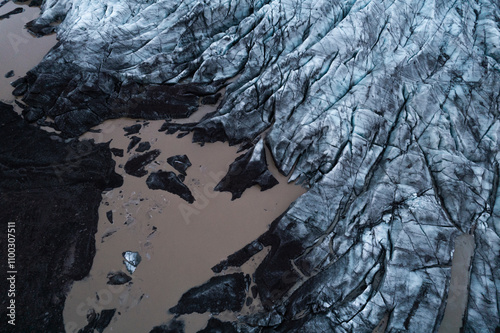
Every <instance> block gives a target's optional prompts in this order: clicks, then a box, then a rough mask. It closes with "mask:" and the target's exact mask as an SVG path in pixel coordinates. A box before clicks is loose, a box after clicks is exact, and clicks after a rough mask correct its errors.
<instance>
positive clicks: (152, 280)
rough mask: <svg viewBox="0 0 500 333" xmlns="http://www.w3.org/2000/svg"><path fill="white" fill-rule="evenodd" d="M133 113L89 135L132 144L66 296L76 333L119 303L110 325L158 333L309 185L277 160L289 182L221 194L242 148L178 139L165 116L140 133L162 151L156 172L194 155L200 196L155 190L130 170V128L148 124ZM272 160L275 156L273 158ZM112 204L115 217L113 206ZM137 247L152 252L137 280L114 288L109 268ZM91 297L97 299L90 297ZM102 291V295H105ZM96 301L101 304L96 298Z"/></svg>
mask: <svg viewBox="0 0 500 333" xmlns="http://www.w3.org/2000/svg"><path fill="white" fill-rule="evenodd" d="M144 123H145V122H144V121H139V122H137V121H136V120H132V119H118V120H111V121H107V122H105V123H103V124H102V125H100V126H97V127H96V128H95V129H97V130H101V133H87V134H85V135H84V136H83V137H82V138H88V139H90V138H92V139H94V140H95V141H96V142H108V141H110V140H111V143H110V145H111V147H112V148H119V149H124V150H125V154H124V157H116V158H115V159H116V161H117V167H116V171H117V172H118V173H120V174H122V175H123V176H124V185H123V186H122V187H120V188H117V189H114V190H112V191H109V192H106V193H104V195H103V202H102V204H101V207H100V210H99V230H98V232H97V234H96V246H97V254H96V257H95V259H94V264H93V267H92V270H91V272H90V276H89V277H88V278H86V279H85V280H83V281H80V282H76V283H75V284H74V285H73V288H72V290H71V292H70V293H69V295H68V298H67V301H66V307H65V311H64V318H65V322H66V325H67V331H68V332H72V331H77V329H78V328H81V327H83V326H84V325H85V324H86V314H87V311H89V310H90V309H91V308H96V306H95V304H97V310H100V309H110V308H116V309H117V312H119V313H120V314H118V315H115V318H114V319H113V320H112V322H111V324H110V325H109V327H108V328H107V329H106V332H108V331H109V332H132V331H133V332H149V330H150V329H151V328H152V327H153V326H154V325H159V324H161V323H162V322H165V321H166V320H167V319H169V318H171V317H172V316H170V315H169V314H168V313H167V310H168V309H169V308H170V307H172V306H174V305H175V304H176V303H177V301H178V300H179V298H180V297H181V295H182V294H183V293H184V292H186V291H187V290H188V289H189V288H191V287H193V286H196V285H199V284H202V283H203V282H205V281H206V280H208V279H209V278H210V277H211V276H213V273H212V271H211V267H213V266H214V265H216V264H217V263H219V262H220V261H221V260H223V259H225V258H226V257H227V256H228V255H230V254H232V253H233V252H235V251H237V250H239V249H240V248H242V247H243V246H245V245H246V244H248V243H249V242H251V241H253V240H254V239H256V238H257V237H258V236H259V235H261V234H262V233H264V232H265V231H266V230H267V228H268V227H269V224H270V223H271V222H272V221H273V220H274V219H275V218H277V217H278V216H279V215H280V214H281V213H282V212H284V211H285V210H286V208H287V207H288V206H289V205H290V204H291V203H292V202H293V201H294V200H295V199H297V198H298V197H299V196H300V195H301V194H302V193H304V192H305V190H304V189H303V188H302V187H300V186H296V185H293V184H288V183H287V178H286V177H284V176H282V175H280V174H279V172H278V171H277V170H276V168H275V167H274V166H273V165H270V170H271V172H272V173H273V175H274V176H275V177H276V178H277V179H278V181H279V182H280V183H279V185H277V186H275V187H274V188H272V189H270V190H268V191H265V192H261V191H260V189H259V187H258V186H254V187H252V188H250V189H248V190H246V191H245V192H244V193H243V195H242V197H241V198H240V199H237V200H235V201H231V194H230V193H227V192H214V191H213V188H214V186H215V185H216V184H217V182H218V181H219V180H220V179H221V178H222V177H223V176H224V175H225V173H226V172H227V170H228V167H229V164H230V163H232V162H233V161H234V159H235V158H236V157H237V156H238V155H239V154H238V153H237V149H238V147H236V146H234V147H230V146H228V145H227V144H226V143H221V142H218V143H211V144H206V145H205V146H203V147H202V146H200V145H198V144H193V143H192V142H191V140H192V135H187V136H186V137H183V138H181V139H178V138H177V137H176V136H175V135H166V134H165V133H161V132H158V129H159V128H160V126H161V125H162V124H163V121H149V122H146V123H147V125H146V126H144V127H143V128H142V129H141V132H140V133H139V134H136V135H137V136H139V137H141V139H142V141H143V142H145V141H148V142H150V144H151V149H160V150H161V154H160V156H159V157H158V158H157V159H156V161H155V162H153V163H151V164H150V165H149V166H148V167H147V170H148V171H150V172H151V171H157V170H169V171H174V169H173V168H172V167H171V166H170V165H168V164H167V162H166V159H167V158H168V157H170V156H173V155H181V154H186V155H187V156H188V157H189V159H190V161H191V163H192V166H191V167H190V168H188V169H187V177H186V180H185V184H186V185H187V186H188V187H189V188H190V189H191V191H192V192H193V195H194V196H195V198H196V201H195V203H194V204H192V205H190V204H188V203H187V202H186V201H184V200H182V199H181V198H180V197H178V196H176V195H174V194H171V193H168V192H165V191H161V190H150V189H149V188H148V187H147V186H146V178H147V177H146V176H144V177H141V178H137V177H134V176H130V175H127V174H125V173H124V171H123V168H122V167H121V166H123V165H124V164H125V162H126V161H127V159H128V158H129V157H130V156H131V155H133V154H135V152H134V151H133V150H132V151H131V152H130V153H127V152H126V150H127V146H128V144H129V142H130V139H129V138H128V137H126V136H124V131H123V127H125V126H130V125H133V124H144ZM268 163H272V160H271V159H270V158H269V157H268ZM109 211H112V214H113V220H114V221H113V224H111V223H110V222H109V221H108V220H107V218H106V213H107V212H109ZM124 251H137V252H139V254H140V255H141V257H142V258H143V260H142V262H141V263H140V264H139V266H138V268H137V270H136V271H135V272H134V273H133V274H131V276H132V277H133V279H132V283H131V284H130V285H128V286H124V287H122V288H120V287H118V288H116V287H115V288H114V289H113V288H111V289H110V288H108V285H107V284H106V282H107V280H108V279H107V277H106V276H107V274H108V273H109V272H111V271H123V272H126V271H125V267H124V264H123V263H122V261H123V257H122V252H124ZM89 297H90V300H87V298H89ZM98 299H99V300H98ZM93 302H95V304H92V303H93ZM208 318H209V316H208V315H196V316H188V317H186V318H185V319H186V332H196V331H197V330H199V329H201V328H202V327H204V325H205V324H206V321H207V320H208Z"/></svg>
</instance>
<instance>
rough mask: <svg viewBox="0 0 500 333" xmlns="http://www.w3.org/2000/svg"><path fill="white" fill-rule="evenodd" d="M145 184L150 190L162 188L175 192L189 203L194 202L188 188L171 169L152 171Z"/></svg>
mask: <svg viewBox="0 0 500 333" xmlns="http://www.w3.org/2000/svg"><path fill="white" fill-rule="evenodd" d="M146 184H147V185H148V187H149V188H150V189H152V190H164V191H168V192H170V193H173V194H177V195H178V196H179V197H181V198H182V199H184V200H186V201H187V202H189V203H193V202H194V197H193V195H192V194H191V191H190V190H189V188H188V187H187V186H186V185H185V184H184V183H183V182H182V181H181V180H180V179H179V177H177V176H176V174H175V173H173V172H171V171H158V172H152V173H151V174H150V175H149V177H148V179H147V180H146Z"/></svg>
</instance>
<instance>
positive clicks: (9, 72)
mask: <svg viewBox="0 0 500 333" xmlns="http://www.w3.org/2000/svg"><path fill="white" fill-rule="evenodd" d="M13 76H14V71H13V70H10V71H8V72H7V73H5V77H6V78H9V77H13Z"/></svg>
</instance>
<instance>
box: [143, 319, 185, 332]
mask: <svg viewBox="0 0 500 333" xmlns="http://www.w3.org/2000/svg"><path fill="white" fill-rule="evenodd" d="M149 333H184V322H183V321H180V320H172V321H171V322H170V323H168V324H166V325H160V326H156V327H154V328H153V329H152V330H151V331H150V332H149Z"/></svg>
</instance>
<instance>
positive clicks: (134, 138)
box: [127, 135, 142, 153]
mask: <svg viewBox="0 0 500 333" xmlns="http://www.w3.org/2000/svg"><path fill="white" fill-rule="evenodd" d="M141 140H142V139H141V138H140V137H138V136H135V135H134V136H132V137H131V138H130V143H129V144H128V147H127V153H128V152H130V151H131V150H132V149H133V148H134V147H135V146H136V145H137V144H138V143H139V142H141Z"/></svg>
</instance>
